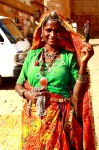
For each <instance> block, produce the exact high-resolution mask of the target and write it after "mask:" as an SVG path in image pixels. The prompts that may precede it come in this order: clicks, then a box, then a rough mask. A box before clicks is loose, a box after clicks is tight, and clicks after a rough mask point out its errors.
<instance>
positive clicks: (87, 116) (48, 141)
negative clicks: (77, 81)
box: [22, 13, 95, 150]
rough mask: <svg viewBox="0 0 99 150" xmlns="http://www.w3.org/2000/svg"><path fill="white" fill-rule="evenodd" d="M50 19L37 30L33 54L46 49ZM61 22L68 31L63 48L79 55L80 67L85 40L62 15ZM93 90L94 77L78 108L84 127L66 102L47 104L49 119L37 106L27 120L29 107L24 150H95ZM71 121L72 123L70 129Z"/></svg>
mask: <svg viewBox="0 0 99 150" xmlns="http://www.w3.org/2000/svg"><path fill="white" fill-rule="evenodd" d="M47 15H49V13H46V14H45V15H43V17H42V18H41V21H40V23H39V25H38V27H37V28H36V31H35V33H34V37H33V45H32V47H31V49H32V50H35V49H37V48H41V47H43V46H44V45H43V44H44V43H43V42H42V40H41V31H42V23H43V22H44V19H45V17H46V16H47ZM59 19H60V22H61V24H62V26H63V27H64V28H66V32H65V33H64V39H63V40H62V42H61V44H60V47H63V48H65V49H66V50H68V51H73V52H76V55H77V60H78V64H79V66H80V58H81V49H82V41H83V37H82V36H81V35H79V34H78V33H74V32H73V31H72V29H71V27H70V26H69V25H68V24H67V22H66V21H65V19H64V17H63V16H62V15H61V14H60V13H59ZM89 88H90V74H89V78H88V80H87V82H86V87H85V94H84V96H83V97H81V100H80V101H79V103H78V105H77V119H78V120H79V123H80V125H81V127H80V126H79V124H78V122H77V120H76V118H75V117H74V115H73V112H72V113H71V109H72V106H71V103H70V102H66V103H65V104H64V103H60V104H59V103H51V104H50V105H49V104H47V105H46V110H47V115H46V116H44V117H43V118H38V117H37V116H36V115H35V106H32V116H31V117H27V115H26V107H27V104H25V105H24V109H23V113H22V120H23V141H22V142H23V150H37V149H38V150H44V149H46V150H51V149H53V150H69V149H70V147H71V146H73V149H76V150H81V149H84V150H95V137H94V136H95V135H94V132H95V130H94V118H93V114H92V102H91V98H90V94H89ZM48 101H49V100H48ZM74 102H75V101H74ZM70 118H71V119H70ZM69 119H70V120H71V123H70V124H69V125H68V120H69ZM45 131H46V132H45ZM81 132H82V133H81ZM34 133H35V134H34ZM27 141H28V142H27Z"/></svg>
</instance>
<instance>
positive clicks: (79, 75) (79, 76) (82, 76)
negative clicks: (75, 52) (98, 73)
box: [77, 74, 88, 83]
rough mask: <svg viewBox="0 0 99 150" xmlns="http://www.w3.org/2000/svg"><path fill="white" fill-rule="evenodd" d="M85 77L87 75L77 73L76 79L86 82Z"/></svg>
mask: <svg viewBox="0 0 99 150" xmlns="http://www.w3.org/2000/svg"><path fill="white" fill-rule="evenodd" d="M87 77H88V75H87V74H86V75H81V74H78V77H77V80H78V81H81V82H82V83H84V82H86V80H87Z"/></svg>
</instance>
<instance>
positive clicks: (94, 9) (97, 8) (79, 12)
mask: <svg viewBox="0 0 99 150" xmlns="http://www.w3.org/2000/svg"><path fill="white" fill-rule="evenodd" d="M70 2H71V3H70V5H71V17H72V18H74V19H75V21H76V22H77V24H78V31H79V32H80V33H82V34H83V25H84V23H85V22H86V20H87V19H89V20H90V25H91V30H90V34H91V38H99V0H90V1H89V0H83V1H80V0H71V1H70Z"/></svg>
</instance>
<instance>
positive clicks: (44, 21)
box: [15, 11, 94, 150]
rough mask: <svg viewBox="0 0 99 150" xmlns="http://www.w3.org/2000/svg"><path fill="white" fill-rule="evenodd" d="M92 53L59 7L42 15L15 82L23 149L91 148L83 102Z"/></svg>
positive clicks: (84, 101) (86, 89) (87, 100)
mask: <svg viewBox="0 0 99 150" xmlns="http://www.w3.org/2000/svg"><path fill="white" fill-rule="evenodd" d="M93 54H94V51H93V47H92V46H91V45H90V44H89V43H83V44H82V39H81V36H80V35H78V34H77V33H75V32H74V31H73V30H72V28H71V26H69V25H68V23H67V22H66V21H65V19H64V18H63V17H62V15H61V14H60V13H58V12H57V11H51V12H48V13H46V14H44V15H43V16H42V18H41V20H40V22H39V25H38V27H37V29H36V31H35V33H34V37H33V45H32V47H31V50H29V52H28V55H27V57H26V59H25V62H24V65H23V67H22V71H21V73H20V75H19V78H18V80H17V83H16V86H15V90H16V92H17V93H18V94H19V95H20V96H22V97H23V98H24V99H25V104H24V106H23V111H22V149H23V150H52V149H53V150H70V149H73V150H74V149H76V150H81V149H83V148H84V149H87V150H93V149H94V139H93V134H92V126H91V122H89V121H91V118H90V110H89V105H88V103H87V102H89V101H90V98H89V97H88V88H89V86H88V82H89V78H88V73H87V63H88V61H89V59H90V58H91V57H92V56H93ZM82 101H83V103H82ZM86 103H87V104H86ZM76 106H79V107H80V110H79V107H78V109H76ZM90 109H91V105H90ZM77 112H78V113H77ZM87 113H88V114H89V116H88V117H87V116H86V114H87ZM77 114H78V115H77ZM82 114H83V115H82ZM85 116H86V118H85ZM89 128H90V131H89ZM89 132H90V133H89ZM89 134H90V135H89ZM83 142H84V144H83ZM89 142H91V144H89Z"/></svg>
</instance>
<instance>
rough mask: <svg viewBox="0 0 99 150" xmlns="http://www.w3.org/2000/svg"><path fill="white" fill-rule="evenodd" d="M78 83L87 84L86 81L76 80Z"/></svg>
mask: <svg viewBox="0 0 99 150" xmlns="http://www.w3.org/2000/svg"><path fill="white" fill-rule="evenodd" d="M76 82H78V83H86V81H80V80H76Z"/></svg>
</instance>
